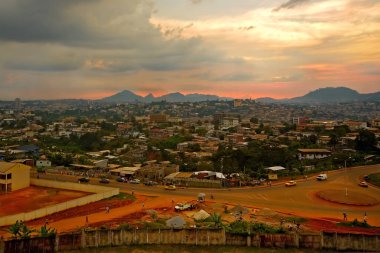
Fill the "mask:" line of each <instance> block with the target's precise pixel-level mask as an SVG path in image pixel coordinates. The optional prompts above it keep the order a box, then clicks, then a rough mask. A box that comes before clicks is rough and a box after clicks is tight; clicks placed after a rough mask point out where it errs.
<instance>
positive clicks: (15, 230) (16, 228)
mask: <svg viewBox="0 0 380 253" xmlns="http://www.w3.org/2000/svg"><path fill="white" fill-rule="evenodd" d="M22 223H23V222H22V221H19V220H17V221H16V223H15V224H13V225H12V226H10V227H9V228H8V232H9V233H11V234H12V238H13V239H17V238H18V237H19V236H20V235H21V232H20V231H21V224H22Z"/></svg>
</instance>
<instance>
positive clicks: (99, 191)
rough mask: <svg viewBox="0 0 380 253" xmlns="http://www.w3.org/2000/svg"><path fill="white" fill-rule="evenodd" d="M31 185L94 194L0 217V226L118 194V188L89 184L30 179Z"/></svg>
mask: <svg viewBox="0 0 380 253" xmlns="http://www.w3.org/2000/svg"><path fill="white" fill-rule="evenodd" d="M31 184H32V185H36V186H42V187H49V188H58V189H66V190H74V191H83V192H92V193H95V194H91V195H88V196H85V197H81V198H77V199H73V200H69V201H66V202H63V203H59V204H56V205H52V206H47V207H44V208H40V209H37V210H33V211H31V212H26V213H18V214H15V215H8V216H3V217H0V226H6V225H11V224H14V223H15V222H16V221H17V220H23V221H28V220H34V219H37V218H41V217H44V216H46V215H49V214H53V213H56V212H60V211H64V210H67V209H69V208H73V207H77V206H83V205H86V204H89V203H92V202H96V201H99V200H102V199H105V198H109V197H112V196H114V195H117V194H119V189H118V188H111V187H104V186H97V185H90V184H78V183H68V182H59V181H51V180H44V179H31Z"/></svg>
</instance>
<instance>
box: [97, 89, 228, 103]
mask: <svg viewBox="0 0 380 253" xmlns="http://www.w3.org/2000/svg"><path fill="white" fill-rule="evenodd" d="M216 100H233V98H227V97H219V96H216V95H204V94H198V93H194V94H188V95H184V94H182V93H179V92H175V93H169V94H166V95H163V96H159V97H155V96H153V95H152V94H151V93H149V94H148V95H147V96H145V97H143V96H139V95H137V94H135V93H133V92H132V91H129V90H123V91H122V92H119V93H116V94H115V95H112V96H110V97H105V98H103V99H101V101H103V102H110V103H133V102H147V103H149V102H159V101H166V102H201V101H216Z"/></svg>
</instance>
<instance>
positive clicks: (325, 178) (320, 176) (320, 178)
mask: <svg viewBox="0 0 380 253" xmlns="http://www.w3.org/2000/svg"><path fill="white" fill-rule="evenodd" d="M317 180H318V181H323V180H327V174H319V175H318V176H317Z"/></svg>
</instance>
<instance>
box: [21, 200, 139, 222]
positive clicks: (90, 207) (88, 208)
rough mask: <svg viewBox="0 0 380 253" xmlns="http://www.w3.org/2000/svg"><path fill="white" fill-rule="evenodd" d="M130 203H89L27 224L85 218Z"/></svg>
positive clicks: (122, 201) (120, 201)
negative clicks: (78, 217)
mask: <svg viewBox="0 0 380 253" xmlns="http://www.w3.org/2000/svg"><path fill="white" fill-rule="evenodd" d="M131 203H132V200H130V199H105V200H100V201H98V202H94V203H90V204H87V205H84V206H78V207H74V208H70V209H67V210H65V211H62V212H58V213H54V214H51V215H48V216H45V217H43V218H40V219H36V220H33V221H30V222H27V223H28V224H30V225H34V224H40V223H41V221H42V220H43V221H45V220H48V221H49V222H54V221H59V220H64V219H67V218H71V217H77V216H85V215H89V214H93V213H98V212H105V211H106V207H109V208H110V210H112V209H114V208H118V207H122V206H126V205H129V204H131Z"/></svg>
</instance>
